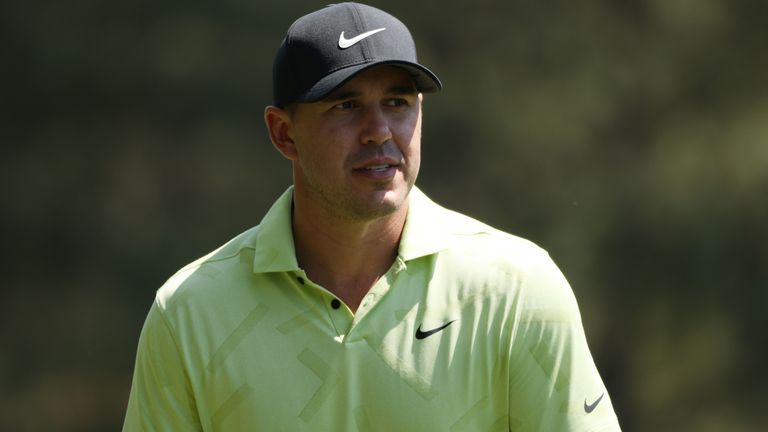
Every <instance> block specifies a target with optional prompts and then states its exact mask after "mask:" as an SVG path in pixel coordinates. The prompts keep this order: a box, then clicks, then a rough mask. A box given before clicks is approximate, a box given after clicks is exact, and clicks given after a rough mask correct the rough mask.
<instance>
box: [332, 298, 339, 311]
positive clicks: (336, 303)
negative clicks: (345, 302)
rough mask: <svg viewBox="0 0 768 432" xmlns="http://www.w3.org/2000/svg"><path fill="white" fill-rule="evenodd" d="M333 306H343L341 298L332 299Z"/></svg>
mask: <svg viewBox="0 0 768 432" xmlns="http://www.w3.org/2000/svg"><path fill="white" fill-rule="evenodd" d="M331 307H332V308H334V309H338V308H340V307H341V302H340V301H339V299H333V300H331Z"/></svg>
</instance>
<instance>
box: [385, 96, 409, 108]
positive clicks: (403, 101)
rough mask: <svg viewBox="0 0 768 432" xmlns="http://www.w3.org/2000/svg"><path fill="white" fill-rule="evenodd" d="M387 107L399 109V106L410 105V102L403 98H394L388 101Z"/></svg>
mask: <svg viewBox="0 0 768 432" xmlns="http://www.w3.org/2000/svg"><path fill="white" fill-rule="evenodd" d="M386 105H387V106H390V107H399V106H404V105H408V101H407V100H406V99H403V98H392V99H388V100H387V101H386Z"/></svg>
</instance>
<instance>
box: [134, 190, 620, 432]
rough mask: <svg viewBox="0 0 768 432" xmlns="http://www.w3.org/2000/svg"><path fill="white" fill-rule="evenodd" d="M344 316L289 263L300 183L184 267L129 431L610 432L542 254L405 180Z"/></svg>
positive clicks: (140, 372) (613, 425) (568, 301)
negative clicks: (380, 254)
mask: <svg viewBox="0 0 768 432" xmlns="http://www.w3.org/2000/svg"><path fill="white" fill-rule="evenodd" d="M409 199H410V205H409V210H408V216H407V221H406V226H405V230H404V232H403V235H402V239H401V242H400V247H399V254H398V256H397V258H396V260H395V262H394V263H393V264H392V267H391V268H390V269H389V271H388V272H387V273H386V274H385V275H384V276H382V277H381V278H380V279H379V281H378V282H376V284H375V285H374V286H373V287H372V288H371V290H370V292H369V293H368V294H367V295H366V296H365V297H364V299H363V300H362V302H361V303H360V306H359V308H358V310H357V312H356V313H354V314H353V313H352V312H351V311H350V310H349V309H348V308H347V307H346V306H345V305H344V304H343V303H341V302H339V300H338V299H337V298H336V297H335V296H334V295H333V294H332V293H330V292H329V291H328V290H326V289H324V288H323V287H321V286H319V285H317V284H315V283H313V282H312V281H311V280H310V279H309V278H308V277H307V275H306V274H305V273H304V271H302V269H301V268H299V266H298V264H297V263H296V256H295V253H294V246H293V236H292V230H291V217H290V212H291V200H292V189H288V190H287V191H286V192H285V193H284V194H283V195H282V196H281V197H280V198H279V199H278V200H277V202H276V203H275V204H274V205H273V207H272V208H271V209H270V210H269V212H268V213H267V214H266V216H265V217H264V219H263V220H262V222H261V224H260V225H258V226H256V227H254V228H252V229H250V230H248V231H246V232H244V233H242V234H241V235H239V236H238V237H236V238H235V239H233V240H231V241H230V242H228V243H226V244H225V245H224V246H222V247H221V248H219V249H217V250H216V251H214V252H212V253H211V254H209V255H207V256H205V257H203V258H201V259H199V260H197V261H195V262H194V263H192V264H190V265H188V266H187V267H185V268H183V269H182V270H180V271H179V272H178V273H177V274H175V275H174V276H173V277H171V279H170V280H168V282H167V283H166V284H165V285H164V286H163V287H162V288H160V290H158V292H157V297H156V300H155V302H154V304H153V305H152V308H151V309H150V311H149V316H148V317H147V320H146V322H145V324H144V328H143V330H142V334H141V338H140V340H139V347H138V355H137V359H136V368H135V372H134V378H133V385H132V388H131V394H130V400H129V403H128V411H127V415H126V419H125V425H124V430H127V431H141V430H147V431H155V430H158V431H180V430H205V431H244V430H248V431H546V432H557V431H618V430H619V425H618V422H617V419H616V416H615V414H614V411H613V407H612V405H611V400H610V398H609V396H608V393H607V392H606V389H605V387H604V386H603V383H602V381H601V379H600V376H599V374H598V372H597V369H596V367H595V364H594V362H593V360H592V357H591V355H590V352H589V348H588V347H587V342H586V339H585V336H584V331H583V329H582V324H581V318H580V316H579V311H578V307H577V305H576V300H575V298H574V296H573V293H572V291H571V289H570V287H569V285H568V283H567V282H566V280H565V278H564V277H563V276H562V274H561V273H560V271H559V270H558V269H557V267H556V266H555V264H554V263H553V262H552V260H551V259H550V258H549V256H548V255H547V253H546V252H545V251H544V250H542V249H541V248H539V247H537V246H535V245H534V244H532V243H531V242H529V241H527V240H523V239H521V238H518V237H514V236H512V235H509V234H506V233H503V232H501V231H498V230H496V229H494V228H491V227H489V226H487V225H485V224H482V223H480V222H477V221H475V220H473V219H471V218H468V217H466V216H463V215H460V214H458V213H455V212H452V211H449V210H446V209H444V208H442V207H440V206H438V205H437V204H435V203H433V202H432V201H430V200H429V199H428V198H427V197H426V196H425V195H424V194H423V193H422V192H421V191H419V190H418V189H417V188H414V189H413V190H412V192H411V195H410V198H409Z"/></svg>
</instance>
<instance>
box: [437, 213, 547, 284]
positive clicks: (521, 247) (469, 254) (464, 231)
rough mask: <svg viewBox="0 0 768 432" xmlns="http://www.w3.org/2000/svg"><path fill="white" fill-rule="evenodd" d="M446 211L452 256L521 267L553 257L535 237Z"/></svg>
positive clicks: (522, 268) (468, 260)
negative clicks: (534, 239) (529, 237)
mask: <svg viewBox="0 0 768 432" xmlns="http://www.w3.org/2000/svg"><path fill="white" fill-rule="evenodd" d="M444 214H445V220H444V222H443V226H444V229H445V231H446V233H448V235H449V236H450V237H451V242H450V243H449V245H450V246H449V248H448V249H447V251H446V252H449V253H450V255H452V256H455V257H457V258H460V259H462V260H465V261H467V262H471V263H473V264H474V265H482V264H485V265H489V266H494V267H499V266H501V267H507V268H509V269H510V270H518V271H520V270H524V269H526V268H530V267H531V266H535V265H537V264H539V263H541V262H542V261H548V260H550V258H549V254H548V253H547V251H546V250H544V249H543V248H542V247H540V246H539V245H538V244H536V243H534V242H533V241H531V240H528V239H526V238H523V237H520V236H518V235H515V234H511V233H509V232H506V231H503V230H501V229H498V228H495V227H493V226H491V225H489V224H486V223H484V222H481V221H479V220H477V219H474V218H472V217H470V216H467V215H464V214H462V213H458V212H455V211H452V210H447V209H446V210H445V213H444Z"/></svg>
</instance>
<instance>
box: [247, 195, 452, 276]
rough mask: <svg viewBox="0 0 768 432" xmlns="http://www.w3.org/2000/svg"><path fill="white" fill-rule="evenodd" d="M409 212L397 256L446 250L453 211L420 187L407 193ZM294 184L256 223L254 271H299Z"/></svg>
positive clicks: (417, 256)
mask: <svg viewBox="0 0 768 432" xmlns="http://www.w3.org/2000/svg"><path fill="white" fill-rule="evenodd" d="M408 199H409V204H408V215H407V217H406V221H405V227H404V228H403V235H402V236H401V237H400V246H399V248H398V255H399V256H400V258H401V259H402V260H403V261H405V262H407V261H410V260H412V259H416V258H420V257H423V256H427V255H431V254H434V253H437V252H440V251H442V250H444V249H447V248H448V247H449V246H450V242H451V241H452V238H453V237H452V234H456V233H455V232H454V229H452V227H454V228H455V225H453V224H451V223H450V221H451V220H453V217H452V215H453V214H454V213H453V212H451V211H449V210H446V209H444V208H443V207H440V206H439V205H437V204H435V203H434V202H433V201H432V200H430V199H429V198H428V197H427V196H426V195H425V194H424V193H423V192H422V191H421V190H420V189H419V188H417V187H413V188H412V189H411V192H410V194H409V197H408ZM292 203H293V186H291V187H289V188H288V189H287V190H286V191H285V192H284V193H283V194H282V195H281V196H280V198H278V199H277V201H275V203H274V204H273V205H272V207H271V208H270V209H269V211H268V212H267V214H266V215H264V218H263V219H262V220H261V223H260V224H259V232H258V236H257V238H256V245H255V251H254V260H253V271H254V273H269V272H293V271H301V269H300V268H299V264H298V261H297V260H296V250H295V247H294V242H293V228H292V226H291V207H292Z"/></svg>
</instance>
